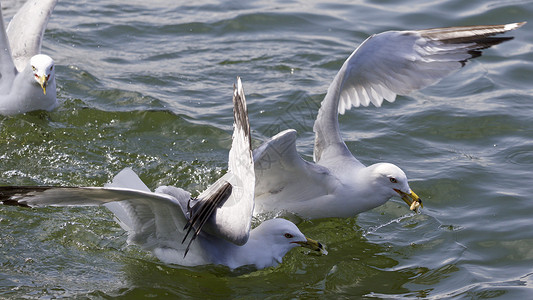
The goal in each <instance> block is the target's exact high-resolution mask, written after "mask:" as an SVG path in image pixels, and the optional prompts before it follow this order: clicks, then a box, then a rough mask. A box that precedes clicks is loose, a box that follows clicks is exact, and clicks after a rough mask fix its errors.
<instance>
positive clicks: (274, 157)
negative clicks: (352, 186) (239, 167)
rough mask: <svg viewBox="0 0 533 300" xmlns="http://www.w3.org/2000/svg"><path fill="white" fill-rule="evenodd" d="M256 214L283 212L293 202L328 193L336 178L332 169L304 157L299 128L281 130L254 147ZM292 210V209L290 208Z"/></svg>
mask: <svg viewBox="0 0 533 300" xmlns="http://www.w3.org/2000/svg"><path fill="white" fill-rule="evenodd" d="M254 161H255V174H256V184H255V202H256V203H255V205H256V209H255V213H256V214H258V213H263V212H272V211H283V210H284V209H288V208H289V207H290V206H291V203H304V204H303V205H305V201H303V202H302V200H306V199H314V198H317V197H321V196H325V195H328V194H330V193H331V192H332V190H331V187H334V186H336V184H337V182H338V181H337V179H336V178H335V177H334V176H333V175H331V174H330V172H329V170H328V169H326V168H324V167H322V166H320V165H316V164H312V163H309V162H307V161H305V160H304V159H302V157H301V156H300V155H299V154H298V152H297V150H296V131H295V130H294V129H288V130H285V131H282V132H280V133H278V134H277V135H275V136H274V137H272V138H271V139H270V140H269V141H267V142H265V143H264V144H263V145H261V146H260V147H259V148H257V149H255V150H254ZM289 210H290V209H289Z"/></svg>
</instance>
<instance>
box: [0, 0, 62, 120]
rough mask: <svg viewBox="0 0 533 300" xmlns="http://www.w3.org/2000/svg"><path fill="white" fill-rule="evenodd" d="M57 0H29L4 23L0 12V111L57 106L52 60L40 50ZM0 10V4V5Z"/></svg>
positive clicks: (22, 111) (3, 112) (16, 111)
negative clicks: (9, 20) (5, 25)
mask: <svg viewBox="0 0 533 300" xmlns="http://www.w3.org/2000/svg"><path fill="white" fill-rule="evenodd" d="M56 3H57V0H29V1H27V2H26V3H25V4H24V5H23V6H22V7H21V8H20V9H19V11H18V12H17V13H16V14H15V16H14V17H13V19H12V20H11V22H9V25H8V27H7V31H6V30H5V27H4V19H3V18H2V14H1V12H0V115H14V114H19V113H25V112H28V111H33V110H52V109H54V108H55V107H56V106H57V99H56V80H55V67H54V60H53V59H52V58H51V57H50V56H48V55H44V54H40V52H41V43H42V40H43V34H44V30H45V28H46V24H47V23H48V19H49V18H50V15H51V14H52V11H53V10H54V7H55V5H56ZM0 10H1V7H0Z"/></svg>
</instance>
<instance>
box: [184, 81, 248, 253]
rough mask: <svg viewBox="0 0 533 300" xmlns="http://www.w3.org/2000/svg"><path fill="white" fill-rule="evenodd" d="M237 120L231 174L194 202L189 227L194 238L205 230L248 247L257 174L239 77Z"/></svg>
mask: <svg viewBox="0 0 533 300" xmlns="http://www.w3.org/2000/svg"><path fill="white" fill-rule="evenodd" d="M233 119H234V123H233V142H232V144H231V149H230V151H229V159H228V173H226V174H225V175H224V176H222V177H221V178H220V179H219V180H217V182H215V183H214V184H213V185H211V186H210V187H209V188H208V189H207V190H205V191H204V192H203V193H202V194H201V195H200V196H198V199H196V200H194V201H191V206H192V208H191V210H190V218H189V220H190V224H189V226H188V228H190V229H191V230H192V228H194V230H195V234H194V235H198V234H199V233H200V231H205V232H208V233H210V234H212V235H214V236H216V237H220V238H223V239H225V240H227V241H230V242H232V243H234V244H237V245H244V244H245V243H246V241H248V236H249V232H250V226H251V223H252V213H253V209H254V186H255V174H254V163H253V156H252V150H251V136H250V124H249V121H248V111H247V108H246V99H245V97H244V90H243V88H242V83H241V79H240V78H239V77H237V86H236V87H235V86H234V88H233ZM204 225H205V226H204ZM193 238H194V236H193Z"/></svg>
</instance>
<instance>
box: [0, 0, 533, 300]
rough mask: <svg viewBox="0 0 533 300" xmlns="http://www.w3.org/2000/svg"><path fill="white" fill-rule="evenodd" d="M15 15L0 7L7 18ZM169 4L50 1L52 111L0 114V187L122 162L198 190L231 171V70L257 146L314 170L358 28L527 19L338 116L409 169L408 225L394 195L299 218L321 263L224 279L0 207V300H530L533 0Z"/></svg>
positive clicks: (91, 180) (70, 214) (49, 216)
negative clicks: (346, 213) (327, 112)
mask: <svg viewBox="0 0 533 300" xmlns="http://www.w3.org/2000/svg"><path fill="white" fill-rule="evenodd" d="M20 2H21V1H2V6H3V9H4V10H3V13H4V15H5V16H6V20H9V19H10V18H11V16H12V15H13V14H14V12H15V11H16V9H17V8H18V7H19V6H20V5H21V3H20ZM183 3H184V4H179V3H178V4H176V1H169V0H166V1H162V0H161V1H160V0H152V1H74V0H70V1H68V0H67V1H65V0H60V2H59V4H58V5H57V7H56V9H55V11H54V14H53V16H52V18H51V20H50V23H49V25H48V30H47V31H46V34H45V38H44V44H43V53H46V54H49V55H50V56H52V57H53V58H54V59H55V61H56V64H57V71H56V72H57V81H58V98H59V99H60V102H61V104H60V106H59V108H58V109H56V110H55V111H53V112H50V113H44V112H35V113H29V114H25V115H20V116H15V117H0V178H1V182H0V184H2V185H84V186H87V185H90V186H102V185H103V184H105V183H106V182H108V181H110V179H111V178H112V176H113V175H114V174H116V173H117V172H119V171H120V170H121V169H123V168H124V167H128V166H129V167H132V168H133V169H134V170H135V171H136V172H137V173H139V174H140V176H141V178H142V179H143V180H144V181H145V182H146V183H147V185H148V186H149V187H150V188H155V187H157V186H159V185H162V184H166V185H176V186H180V187H183V188H185V189H187V190H190V191H192V192H193V193H197V192H198V191H201V190H203V189H204V188H205V187H207V186H208V185H209V184H210V183H212V182H214V180H215V179H216V178H218V177H219V176H220V175H221V174H223V173H224V172H225V170H226V161H227V153H228V149H229V146H230V143H231V130H232V126H231V125H232V113H231V111H232V103H231V94H232V84H233V82H234V81H235V77H236V76H237V75H240V76H242V78H243V83H244V88H245V91H246V93H247V100H248V109H249V113H250V121H251V126H252V128H253V130H254V131H253V137H254V145H255V146H257V145H259V144H260V143H261V141H262V140H264V139H266V138H268V137H270V136H271V135H273V134H275V133H277V132H278V131H279V130H282V129H286V128H295V129H297V130H298V131H299V143H298V147H299V150H300V152H301V153H304V154H305V155H306V157H307V158H308V159H311V156H312V145H313V133H312V124H313V120H314V117H315V115H316V112H317V108H318V105H319V103H320V101H321V100H322V98H323V96H324V94H325V92H326V89H327V87H328V85H329V83H330V82H331V80H332V79H333V77H334V76H335V74H336V72H337V70H338V69H339V68H340V66H341V65H342V63H343V61H344V60H345V59H346V58H347V57H348V55H349V54H350V53H351V52H352V51H353V49H355V47H356V46H357V45H358V44H359V43H361V42H362V41H363V40H364V39H365V38H366V37H367V36H369V35H370V34H373V33H377V32H381V31H385V30H391V29H396V30H406V29H422V28H429V27H441V26H458V25H474V24H497V23H509V22H516V21H529V24H527V25H526V26H525V27H524V28H522V29H520V30H518V31H515V32H513V33H512V35H514V36H515V39H514V40H513V41H511V42H508V43H505V44H502V45H499V46H497V47H495V48H493V49H490V50H488V51H486V53H485V54H484V56H483V57H481V58H479V59H477V60H476V61H473V62H471V63H470V64H468V66H467V67H466V68H464V69H463V70H461V71H460V72H457V73H455V74H453V76H450V77H449V78H446V79H445V80H443V81H441V82H440V83H439V84H438V85H435V86H432V87H430V88H427V89H425V90H422V91H420V92H416V93H413V94H412V95H410V96H408V97H399V98H398V99H397V101H396V102H395V103H392V104H391V103H386V104H385V105H383V107H381V108H375V107H369V108H357V109H352V110H351V111H349V112H347V113H346V115H344V116H342V117H340V122H341V129H342V132H343V136H344V138H345V139H346V141H347V145H348V147H349V148H350V149H351V151H352V152H353V153H354V155H355V156H356V157H358V158H359V159H360V160H361V161H362V162H363V163H366V164H371V163H375V162H379V161H387V162H392V163H395V164H397V165H398V166H400V167H401V168H402V169H403V170H405V172H406V173H407V175H408V177H409V178H410V181H411V187H412V188H413V189H414V190H415V191H416V192H417V193H418V194H419V195H420V196H421V197H422V198H423V199H424V204H425V208H424V209H423V210H422V213H421V214H412V213H410V212H409V210H408V208H407V207H406V206H405V204H402V203H403V202H402V201H401V200H399V199H394V200H392V201H389V202H388V203H387V204H386V205H384V206H382V207H380V208H377V209H374V210H372V211H369V212H366V213H363V214H360V215H359V216H357V217H354V218H350V219H336V218H332V219H322V220H313V221H303V222H302V223H300V224H299V227H300V229H301V230H302V231H303V232H304V233H305V234H306V235H307V236H309V237H312V238H314V239H317V240H320V241H321V242H323V243H324V244H326V245H327V247H328V250H329V255H327V256H315V255H312V254H309V253H307V252H306V251H302V250H299V249H298V250H293V251H292V252H291V253H289V255H288V256H287V257H286V258H285V260H284V262H283V264H281V265H280V266H278V267H275V268H269V269H265V270H261V271H250V270H248V269H243V270H236V271H233V272H232V271H230V270H228V269H227V268H225V267H221V266H203V267H197V268H183V267H175V266H166V265H164V264H162V263H160V262H159V261H158V260H157V259H155V258H154V257H152V256H151V255H150V254H149V253H145V252H143V251H141V250H139V249H138V248H137V247H134V246H127V245H126V243H125V240H126V236H125V234H124V232H123V231H122V230H121V229H120V227H119V226H118V225H116V224H115V223H114V221H113V217H112V214H111V213H110V212H108V211H107V210H105V209H103V208H70V209H62V208H46V209H21V208H14V207H0V298H23V297H26V298H54V297H78V298H86V297H88V298H109V297H124V298H128V299H132V298H144V297H164V296H167V297H180V298H189V297H190V298H197V297H225V298H226V297H227V298H245V299H247V298H275V299H277V298H300V297H301V298H307V297H311V298H322V297H324V298H334V297H340V298H346V297H366V298H374V297H375V298H416V297H421V298H426V297H427V298H448V297H454V298H455V297H457V298H475V299H479V298H493V297H502V298H513V299H525V298H529V297H531V294H532V292H533V291H532V290H530V289H531V287H532V286H533V268H532V265H533V230H532V224H533V220H532V219H533V200H532V194H533V129H532V124H533V97H532V94H533V93H532V84H531V83H532V79H531V78H532V75H533V54H532V51H531V50H532V42H533V33H532V32H533V31H532V30H531V26H532V24H533V20H531V16H532V15H533V2H531V1H496V0H490V1H485V0H474V1H463V0H445V1H425V0H403V1H389V0H383V1H355V2H351V1H246V2H245V1H243V3H241V2H237V1H222V2H218V1H193V2H191V1H183ZM185 3H186V4H185Z"/></svg>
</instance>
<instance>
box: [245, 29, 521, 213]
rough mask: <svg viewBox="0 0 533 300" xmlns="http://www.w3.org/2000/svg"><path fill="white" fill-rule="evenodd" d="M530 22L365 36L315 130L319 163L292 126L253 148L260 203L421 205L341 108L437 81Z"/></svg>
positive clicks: (297, 209) (358, 208)
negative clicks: (358, 144)
mask: <svg viewBox="0 0 533 300" xmlns="http://www.w3.org/2000/svg"><path fill="white" fill-rule="evenodd" d="M524 24H525V22H523V23H513V24H506V25H492V26H491V25H489V26H467V27H451V28H435V29H426V30H417V31H388V32H383V33H380V34H375V35H372V36H370V37H369V38H368V39H366V40H365V41H364V42H363V43H362V44H361V45H360V46H359V47H358V48H357V49H356V50H355V51H354V52H353V53H352V54H351V55H350V56H349V57H348V59H347V60H346V61H345V62H344V64H343V65H342V67H341V69H340V70H339V72H338V73H337V75H336V76H335V79H334V80H333V82H332V83H331V84H330V86H329V88H328V90H327V93H326V96H325V97H324V100H323V101H322V103H321V107H320V109H319V111H318V115H317V119H316V121H315V124H314V127H313V130H314V132H315V147H314V153H313V156H314V157H313V158H314V163H311V162H308V161H305V160H304V159H302V157H301V156H300V155H299V154H298V153H297V151H296V131H295V130H293V129H289V130H285V131H283V132H280V133H278V134H277V135H275V136H274V137H272V138H271V139H270V140H269V141H267V142H265V143H264V144H263V145H261V146H260V147H259V148H257V149H256V150H255V151H254V161H255V172H256V187H255V201H256V206H255V211H254V214H261V213H279V212H290V213H295V214H297V215H299V216H301V217H304V218H325V217H351V216H354V215H356V214H358V213H360V212H364V211H367V210H370V209H372V208H375V207H378V206H380V205H382V204H384V203H385V202H387V201H388V200H389V199H390V198H391V197H393V196H400V197H401V198H402V199H403V200H404V201H405V202H406V203H407V204H408V205H409V206H410V208H411V210H417V208H418V207H419V206H421V205H422V202H421V200H420V198H419V197H418V196H417V195H416V194H415V193H414V192H413V191H412V190H411V188H410V187H409V184H408V181H407V177H406V175H405V173H404V172H403V171H402V170H401V169H400V168H399V167H397V166H395V165H393V164H390V163H377V164H373V165H370V166H365V165H363V164H362V163H361V162H360V161H359V160H357V159H356V158H355V157H354V156H353V155H352V154H351V153H350V151H349V150H348V148H347V147H346V144H345V143H344V141H343V140H342V138H341V134H340V131H339V123H338V113H340V114H344V112H345V111H346V110H349V109H350V108H351V107H352V106H353V107H358V106H360V105H362V106H368V105H369V104H370V103H372V104H374V105H375V106H376V107H379V106H381V104H382V103H383V99H385V100H387V101H389V102H393V101H394V100H395V98H396V95H405V94H408V93H409V92H411V91H414V90H418V89H421V88H424V87H426V86H429V85H431V84H433V83H436V82H437V81H439V80H440V79H442V78H443V77H445V76H446V75H448V74H450V73H451V72H453V71H455V70H457V69H460V68H461V67H463V66H464V65H465V63H466V62H467V61H468V60H469V59H471V58H475V57H478V56H480V55H481V50H482V49H486V48H489V47H491V46H494V45H497V44H500V43H502V42H505V41H507V40H510V39H512V37H494V36H495V35H498V34H501V33H505V32H507V31H509V30H513V29H516V28H519V27H521V26H523V25H524Z"/></svg>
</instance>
